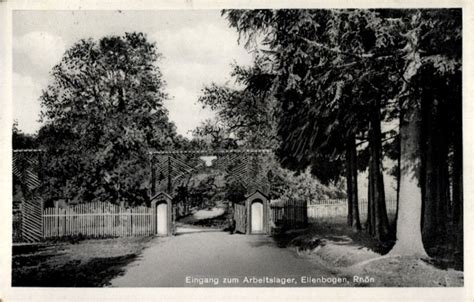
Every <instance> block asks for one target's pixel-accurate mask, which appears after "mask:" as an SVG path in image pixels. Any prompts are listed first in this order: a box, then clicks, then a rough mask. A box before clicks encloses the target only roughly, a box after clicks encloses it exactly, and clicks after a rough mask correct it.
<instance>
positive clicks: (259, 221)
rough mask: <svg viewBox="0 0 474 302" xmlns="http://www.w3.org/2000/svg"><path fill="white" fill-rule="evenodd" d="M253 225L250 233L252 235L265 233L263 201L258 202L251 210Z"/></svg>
mask: <svg viewBox="0 0 474 302" xmlns="http://www.w3.org/2000/svg"><path fill="white" fill-rule="evenodd" d="M250 216H251V223H250V227H251V230H250V232H251V233H252V234H261V233H263V202H262V201H261V200H256V201H254V202H253V203H252V206H251V209H250Z"/></svg>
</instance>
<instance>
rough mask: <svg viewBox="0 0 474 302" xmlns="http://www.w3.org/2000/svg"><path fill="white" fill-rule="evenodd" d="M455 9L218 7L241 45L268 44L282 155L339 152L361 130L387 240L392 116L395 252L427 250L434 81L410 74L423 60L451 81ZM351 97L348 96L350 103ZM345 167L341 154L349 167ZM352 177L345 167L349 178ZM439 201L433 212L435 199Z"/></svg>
mask: <svg viewBox="0 0 474 302" xmlns="http://www.w3.org/2000/svg"><path fill="white" fill-rule="evenodd" d="M459 13H460V11H459V10H458V11H456V10H442V11H440V10H332V11H328V10H272V11H270V10H252V11H243V10H233V11H224V14H225V15H226V16H227V18H228V19H229V22H230V25H231V26H232V27H235V28H236V29H237V30H238V31H239V33H240V34H243V35H247V38H248V42H247V45H250V44H252V41H256V40H257V37H258V38H260V37H259V35H260V36H262V35H263V41H264V44H265V46H266V47H268V48H269V50H267V49H266V50H265V51H264V52H265V53H269V56H270V57H271V58H272V59H273V61H274V62H275V63H274V67H275V70H276V71H275V74H277V76H276V77H275V80H274V84H275V86H276V88H275V89H276V92H275V95H276V98H277V99H278V102H279V107H280V108H281V112H283V113H284V114H282V115H281V116H280V119H279V122H278V125H279V127H278V134H279V137H280V139H281V140H282V144H281V145H282V147H283V148H284V152H281V154H289V155H290V156H292V157H293V158H294V161H296V162H299V163H301V164H305V165H307V164H308V163H310V162H311V160H312V159H314V158H317V157H318V156H320V155H321V154H325V155H326V156H327V155H330V154H332V155H333V159H335V160H337V159H338V158H339V157H341V155H342V154H343V153H344V152H343V150H342V149H343V148H341V146H343V145H344V144H342V143H341V141H343V142H346V144H345V145H346V146H350V145H351V144H349V143H347V141H348V139H349V138H351V137H352V136H353V135H356V136H357V135H358V134H360V133H367V134H368V141H369V149H370V161H369V175H370V178H369V183H370V190H369V191H370V196H371V198H370V199H373V202H372V204H371V207H370V209H371V211H372V213H374V214H375V221H374V222H373V223H371V224H372V225H373V227H374V228H375V231H374V235H375V237H377V238H379V239H384V238H383V237H384V235H385V234H386V233H387V230H386V229H387V223H386V210H385V201H384V196H383V195H384V194H383V180H382V177H381V175H382V174H381V171H382V165H381V140H382V137H381V133H380V121H381V119H384V118H385V119H388V116H391V117H390V118H393V116H398V117H399V119H400V123H399V125H400V129H399V136H400V137H399V140H398V141H399V142H400V181H399V202H398V204H399V208H398V218H397V243H396V245H395V247H394V248H393V250H392V253H393V254H400V255H414V256H425V255H426V252H425V250H424V247H423V242H422V240H421V217H422V196H423V194H422V192H421V185H420V183H419V179H420V175H421V172H422V170H421V167H420V165H421V153H422V152H421V142H422V140H421V137H420V135H421V132H420V129H421V128H420V127H421V124H422V123H423V122H424V121H423V120H421V114H420V101H421V99H422V98H423V95H424V92H426V91H427V90H426V88H427V87H428V86H430V85H431V84H432V83H425V84H420V81H419V80H417V79H419V78H420V75H421V72H420V71H422V70H423V68H421V67H426V66H429V65H431V66H433V67H434V70H436V72H435V73H442V74H445V75H447V77H446V80H449V79H451V80H452V81H455V80H454V79H453V78H454V76H455V74H456V73H459V70H460V55H459V51H457V49H460V47H458V46H457V44H458V43H459V41H460V37H461V35H460V30H461V27H460V20H461V18H460V16H459ZM260 40H262V39H261V38H260ZM439 45H441V47H438V46H439ZM433 76H434V73H433V72H431V73H428V74H427V78H428V79H431V78H432V77H433ZM425 79H426V78H425ZM425 81H426V80H425ZM458 86H459V85H458ZM394 100H395V101H394ZM351 101H354V103H352V105H351ZM457 101H459V99H457ZM458 128H459V127H458ZM458 141H459V140H458ZM458 145H459V143H458ZM347 153H349V152H346V154H347ZM459 153H460V152H457V154H459ZM315 154H316V155H315ZM457 162H458V164H459V160H458V161H457ZM351 166H352V165H350V163H349V162H347V167H346V169H351ZM457 173H459V172H457ZM441 174H444V175H445V174H446V173H440V175H441ZM350 175H351V173H347V177H350ZM443 177H445V176H442V177H441V178H443ZM456 179H457V181H458V180H459V179H460V178H459V177H456ZM350 187H352V188H353V187H354V186H353V185H352V186H348V188H350ZM427 187H429V188H430V190H431V189H433V188H434V186H433V185H429V186H427ZM458 191H460V190H458ZM456 196H459V194H457V195H456ZM430 202H431V201H430ZM457 204H458V202H457ZM425 206H426V203H425ZM437 209H438V212H439V211H440V209H442V207H438V208H437ZM457 212H458V211H457ZM372 213H371V216H373V215H372ZM456 215H459V213H457V214H456Z"/></svg>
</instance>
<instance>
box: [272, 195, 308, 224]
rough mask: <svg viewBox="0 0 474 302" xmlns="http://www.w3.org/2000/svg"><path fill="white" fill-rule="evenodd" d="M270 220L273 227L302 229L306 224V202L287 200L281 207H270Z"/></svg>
mask: <svg viewBox="0 0 474 302" xmlns="http://www.w3.org/2000/svg"><path fill="white" fill-rule="evenodd" d="M270 219H271V220H272V222H273V224H274V225H275V226H283V225H284V226H285V227H286V228H289V229H293V228H299V227H304V226H306V224H307V223H308V214H307V205H306V201H304V200H288V201H286V202H285V203H284V204H283V205H270Z"/></svg>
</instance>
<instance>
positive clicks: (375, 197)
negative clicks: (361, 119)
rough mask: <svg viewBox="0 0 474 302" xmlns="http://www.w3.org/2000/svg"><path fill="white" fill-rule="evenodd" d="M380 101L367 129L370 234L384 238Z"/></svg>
mask: <svg viewBox="0 0 474 302" xmlns="http://www.w3.org/2000/svg"><path fill="white" fill-rule="evenodd" d="M380 119H381V117H380V101H378V100H377V101H376V103H375V106H374V108H373V111H372V114H371V122H370V131H369V150H370V161H369V186H370V187H371V188H372V190H371V191H372V193H371V198H372V200H371V201H369V202H371V204H372V212H371V215H372V219H371V220H370V221H371V222H372V223H373V225H372V230H373V232H372V235H373V236H374V237H375V238H376V239H378V240H382V241H383V240H386V239H388V237H389V234H390V230H389V225H388V217H387V207H386V204H385V188H384V181H383V170H382V143H381V140H382V130H381V127H380Z"/></svg>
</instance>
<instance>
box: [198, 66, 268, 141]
mask: <svg viewBox="0 0 474 302" xmlns="http://www.w3.org/2000/svg"><path fill="white" fill-rule="evenodd" d="M261 65H262V62H260V61H259V60H256V61H255V64H254V66H252V67H249V68H247V67H241V66H234V70H233V72H232V76H233V78H234V79H235V82H236V84H237V85H239V86H244V88H230V87H227V86H218V85H216V84H211V85H209V86H207V87H205V88H204V89H203V90H202V95H201V97H200V98H199V102H200V103H202V104H203V106H204V107H207V108H210V109H211V110H213V111H215V112H216V120H215V121H213V122H212V123H213V125H211V122H206V123H205V124H203V125H202V126H201V127H199V128H198V129H197V130H198V132H199V133H200V134H207V135H211V136H212V135H213V134H214V136H215V135H216V134H217V133H220V136H221V137H222V136H224V137H226V140H227V141H229V140H233V141H234V142H235V143H237V144H238V145H240V146H245V147H249V148H273V147H274V146H276V124H275V114H274V111H275V101H274V99H273V97H272V92H271V87H269V86H266V88H265V89H262V88H261V87H258V88H257V87H255V86H252V85H253V84H254V81H255V79H256V78H258V80H259V81H260V82H259V84H260V85H271V79H272V77H273V75H268V73H265V71H264V70H262V66H261Z"/></svg>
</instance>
